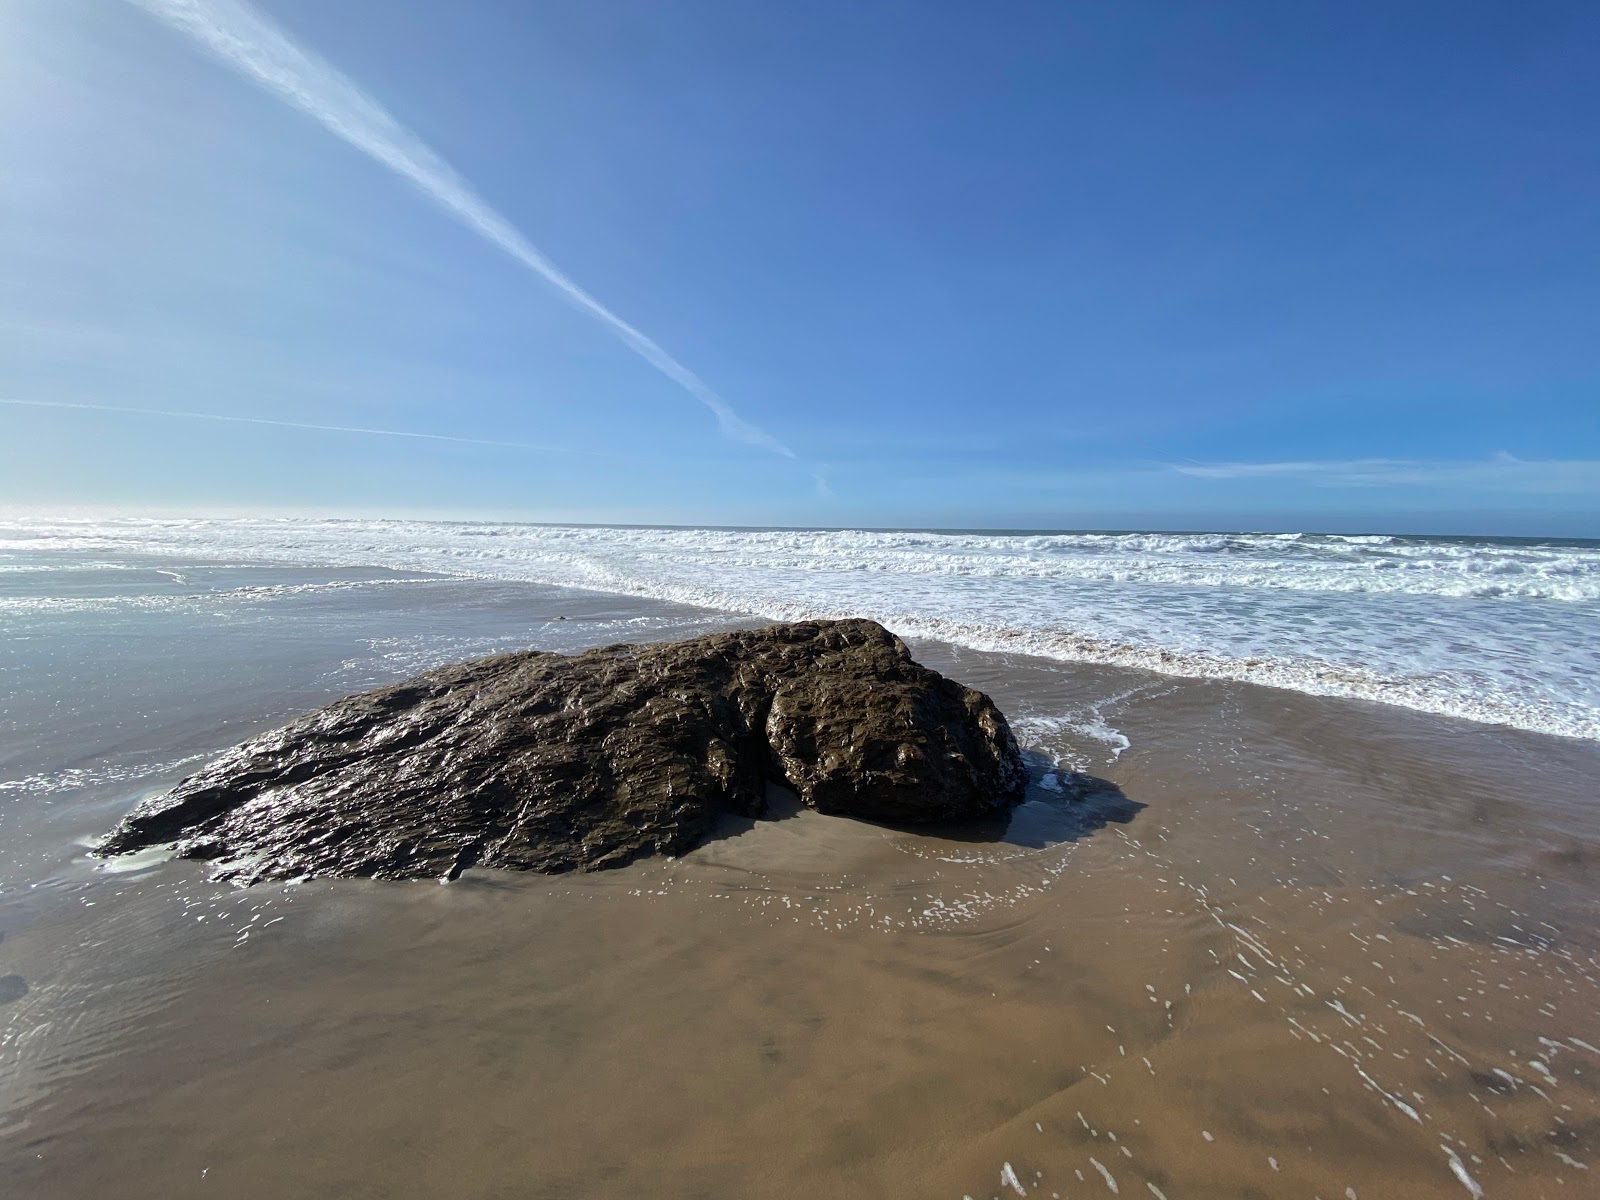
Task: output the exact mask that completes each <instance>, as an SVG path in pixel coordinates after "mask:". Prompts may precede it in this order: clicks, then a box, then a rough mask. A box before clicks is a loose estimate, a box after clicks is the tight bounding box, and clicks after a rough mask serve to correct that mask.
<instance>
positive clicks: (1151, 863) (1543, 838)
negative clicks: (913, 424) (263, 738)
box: [0, 644, 1600, 1200]
mask: <svg viewBox="0 0 1600 1200" xmlns="http://www.w3.org/2000/svg"><path fill="white" fill-rule="evenodd" d="M915 649H916V651H917V654H918V657H919V658H920V659H921V660H922V661H924V662H927V663H929V664H930V665H932V666H934V667H936V668H938V669H940V670H944V671H946V672H947V673H950V674H953V675H955V676H956V677H958V678H960V679H962V680H963V681H964V682H967V683H970V684H972V685H974V686H977V687H980V688H983V689H985V690H987V691H989V692H990V693H991V694H992V695H993V696H994V697H995V698H996V700H997V701H998V702H999V703H1000V705H1001V707H1002V708H1003V709H1004V710H1005V711H1006V712H1007V713H1008V714H1009V715H1010V716H1011V717H1012V719H1013V722H1014V724H1015V725H1016V726H1017V728H1018V731H1019V734H1021V737H1022V740H1023V742H1024V744H1025V745H1026V746H1027V747H1028V748H1029V749H1030V750H1031V751H1033V752H1035V753H1036V754H1038V755H1040V756H1041V757H1040V758H1039V759H1037V760H1036V762H1037V763H1038V764H1039V765H1040V766H1041V767H1042V766H1043V765H1044V764H1045V763H1047V762H1048V761H1049V760H1050V759H1052V758H1057V759H1059V760H1060V761H1062V762H1063V763H1064V764H1068V765H1072V766H1076V767H1079V768H1081V769H1083V770H1086V771H1089V772H1092V773H1093V774H1095V775H1097V776H1099V777H1102V778H1105V779H1107V780H1110V781H1112V782H1114V783H1115V784H1116V785H1117V786H1118V787H1119V788H1120V789H1121V790H1122V792H1123V793H1124V794H1125V795H1126V796H1127V797H1128V798H1130V799H1131V800H1133V801H1135V802H1137V803H1138V804H1141V805H1143V806H1144V807H1143V808H1142V809H1140V810H1139V811H1138V812H1137V813H1136V814H1134V815H1133V816H1132V818H1131V820H1128V821H1126V823H1112V824H1109V825H1107V826H1106V827H1105V828H1103V829H1100V830H1098V831H1093V832H1088V833H1087V834H1086V835H1084V836H1077V837H1076V838H1074V834H1077V833H1081V832H1082V831H1081V830H1079V829H1078V828H1077V827H1076V826H1075V825H1074V824H1073V822H1071V821H1069V820H1066V819H1064V817H1063V815H1062V813H1061V812H1060V810H1059V806H1058V805H1057V804H1056V802H1055V800H1054V799H1053V796H1052V793H1051V792H1050V790H1049V788H1048V787H1043V788H1038V787H1036V789H1035V790H1034V792H1033V793H1032V794H1031V799H1030V802H1029V804H1027V805H1025V806H1024V807H1023V808H1022V809H1020V810H1019V812H1018V814H1017V817H1016V819H1015V821H1014V822H1013V823H1012V824H1011V826H1010V828H1009V829H1008V830H1007V831H1005V832H1004V834H1003V835H1001V836H998V837H995V836H993V833H992V832H990V833H984V832H983V831H978V832H977V833H974V834H971V835H968V836H966V837H959V838H955V837H934V836H928V835H921V834H910V833H905V832H898V831H893V830H886V829H882V828H879V827H875V826H870V825H864V824H858V823H853V822H848V821H841V820H834V819H831V818H826V817H820V816H817V815H815V814H811V813H804V812H802V813H799V814H795V815H790V816H787V817H785V818H784V819H779V820H772V821H763V822H756V823H750V822H745V823H737V822H730V823H729V826H728V828H726V829H725V830H724V831H723V834H724V836H722V837H720V838H719V839H717V840H715V841H713V842H711V843H709V844H708V845H706V846H705V847H704V848H702V849H701V850H698V851H696V852H695V853H693V854H691V855H689V856H687V857H686V858H684V859H682V860H679V861H676V862H651V863H645V864H640V865H637V866H635V867H631V868H628V869H626V870H622V871H613V872H605V873H600V874H596V875H589V876H579V877H561V878H553V879H552V878H543V877H527V876H507V875H503V874H498V873H495V872H484V871H474V872H469V873H468V875H467V876H466V877H465V878H464V879H462V880H461V881H459V882H458V883H455V884H451V885H449V886H443V887H441V886H436V885H433V884H381V883H371V882H363V881H339V882H326V881H318V882H312V883H307V884H302V885H299V886H295V887H288V888H285V887H279V886H272V887H258V888H253V889H243V890H241V889H234V888H229V887H223V886H219V885H215V884H209V883H207V882H206V881H205V879H204V875H203V869H202V868H201V867H200V866H199V865H197V864H188V863H171V862H168V863H159V862H158V863H153V864H131V865H130V869H127V870H125V871H124V872H123V873H121V874H118V875H114V876H108V875H106V874H104V873H102V872H99V871H97V869H96V868H95V867H94V866H93V865H92V864H88V863H80V864H79V865H78V867H77V868H75V869H74V870H70V871H62V872H59V873H58V874H57V876H56V878H55V879H54V880H53V882H52V884H51V885H50V887H52V888H54V889H55V890H56V892H58V893H60V895H58V896H57V897H56V898H55V899H56V900H59V899H61V897H62V896H65V897H67V898H69V899H73V898H75V899H76V900H77V902H76V903H59V902H54V901H51V902H47V901H46V900H44V899H41V900H40V901H39V906H38V911H37V912H36V913H35V914H34V915H33V916H32V917H31V918H30V919H29V920H27V921H23V922H21V923H20V927H18V928H16V929H14V930H13V931H11V932H10V933H9V935H8V936H7V937H6V939H5V941H4V942H3V943H0V976H4V977H7V978H10V977H13V976H14V977H16V978H17V979H18V980H19V981H23V982H19V984H17V985H13V987H15V986H23V987H26V989H27V991H26V993H25V994H22V995H19V996H17V997H16V998H14V999H11V1000H9V1001H6V996H5V994H4V993H3V992H0V1002H3V1006H0V1182H3V1184H4V1190H5V1191H6V1194H8V1195H16V1196H29V1197H39V1198H41V1200H43V1198H47V1197H83V1196H90V1195H103V1196H116V1197H128V1198H130V1200H133V1198H142V1197H158V1196H159V1197H189V1196H206V1195H216V1196H227V1197H242V1198H252V1197H263V1198H265V1197H274V1198H277V1197H283V1196H312V1195H326V1196H333V1195H337V1196H341V1197H425V1196H426V1197H432V1196H441V1195H449V1196H460V1197H484V1198H488V1197H519V1198H521V1197H528V1198H548V1200H558V1198H568V1197H571V1198H578V1197H584V1198H587V1197H637V1196H654V1197H672V1198H683V1200H689V1198H695V1200H735V1198H737V1200H756V1198H768V1197H770V1198H774V1200H776V1198H789V1197H795V1198H798V1197H817V1196H827V1197H841V1198H851V1197H874V1198H875V1200H883V1198H885V1197H889V1198H895V1197H907V1198H910V1197H928V1196H933V1197H941V1196H942V1197H949V1198H950V1200H960V1198H961V1197H963V1196H970V1197H972V1198H973V1200H982V1198H986V1197H999V1196H1016V1195H1026V1196H1046V1197H1047V1196H1061V1197H1083V1196H1105V1195H1110V1194H1112V1193H1116V1194H1118V1195H1120V1196H1122V1197H1128V1196H1155V1197H1157V1198H1158V1200H1160V1198H1163V1197H1164V1198H1165V1200H1199V1198H1214V1200H1239V1198H1241V1197H1306V1198H1307V1200H1310V1198H1312V1197H1321V1200H1341V1198H1347V1197H1355V1198H1356V1200H1363V1198H1364V1200H1372V1198H1380V1197H1381V1198H1388V1197H1407V1198H1419V1200H1426V1198H1430V1197H1451V1198H1460V1197H1462V1196H1466V1195H1477V1194H1479V1193H1480V1191H1481V1194H1483V1195H1485V1196H1488V1197H1493V1198H1498V1197H1507V1198H1522V1197H1528V1198H1532V1197H1556V1196H1566V1197H1580V1196H1587V1195H1595V1194H1600V926H1597V923H1596V917H1597V916H1600V887H1597V885H1600V866H1597V864H1600V808H1597V807H1596V805H1595V799H1596V797H1595V787H1594V780H1595V779H1596V778H1597V777H1600V771H1597V767H1600V746H1596V745H1594V744H1592V743H1585V742H1576V741H1565V740H1560V739H1552V738H1547V737H1542V736H1539V735H1534V734H1525V733H1516V732H1512V731H1506V730H1503V729H1497V728H1491V727H1486V726H1477V725H1470V724H1465V723H1460V722H1454V721H1450V720H1446V719H1443V718H1433V717H1427V716H1421V715H1418V714H1415V713H1411V712H1407V711H1404V710H1400V709H1395V708H1389V707H1384V706H1379V705H1372V704H1365V703H1360V702H1353V701H1333V700H1321V699H1311V698H1308V697H1303V696H1299V695H1297V694H1294V693H1288V692H1280V691H1275V690H1270V689H1264V688H1257V687H1253V686H1250V685H1244V684H1234V683H1224V682H1185V681H1177V680H1173V679H1168V678H1162V677H1158V676H1153V675H1145V674H1142V673H1138V672H1131V671H1126V670H1116V669H1111V668H1094V667H1073V666H1067V665H1061V664H1052V663H1047V662H1042V661H1040V660H1035V659H1027V658H1022V657H1007V656H999V655H988V654H977V653H973V652H969V651H956V650H954V649H952V648H950V647H945V646H940V645H937V644H922V645H918V646H916V647H915ZM1124 739H1125V740H1126V742H1127V748H1126V749H1121V745H1122V742H1123V740H1124ZM5 986H6V985H5V984H4V983H3V981H0V988H4V987H5Z"/></svg>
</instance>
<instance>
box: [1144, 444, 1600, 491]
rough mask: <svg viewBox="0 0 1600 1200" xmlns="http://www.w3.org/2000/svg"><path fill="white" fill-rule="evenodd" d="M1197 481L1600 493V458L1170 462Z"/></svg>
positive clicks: (1504, 455)
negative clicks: (1224, 480) (1237, 480)
mask: <svg viewBox="0 0 1600 1200" xmlns="http://www.w3.org/2000/svg"><path fill="white" fill-rule="evenodd" d="M1168 469H1169V470H1172V471H1176V472H1177V473H1178V474H1180V475H1189V476H1192V477H1194V478H1197V479H1277V480H1283V481H1292V482H1299V483H1305V484H1309V485H1311V486H1313V487H1330V488H1381V487H1431V488H1441V487H1455V488H1469V489H1473V490H1481V491H1496V492H1526V493H1542V494H1586V493H1590V492H1600V462H1596V461H1593V460H1590V459H1525V458H1517V457H1516V456H1515V455H1511V454H1507V453H1505V452H1504V451H1502V452H1501V453H1499V454H1496V455H1494V456H1493V457H1492V458H1488V459H1483V460H1479V461H1448V460H1437V459H1411V458H1353V459H1329V460H1311V461H1300V462H1261V463H1239V462H1232V463H1230V462H1223V463H1199V462H1197V463H1172V464H1169V466H1168Z"/></svg>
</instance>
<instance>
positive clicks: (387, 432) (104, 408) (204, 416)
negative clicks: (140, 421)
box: [0, 398, 597, 454]
mask: <svg viewBox="0 0 1600 1200" xmlns="http://www.w3.org/2000/svg"><path fill="white" fill-rule="evenodd" d="M0 404H15V405H18V406H21V407H26V408H80V409H87V410H89V411H92V412H111V413H136V414H138V415H139V416H143V417H191V418H193V419H194V420H197V421H236V422H238V423H240V424H242V425H279V426H282V427H283V428H284V429H318V430H321V431H322V432H324V433H373V434H378V435H379V436H381V437H399V438H423V439H425V440H427V441H430V442H467V443H470V444H471V445H474V446H509V447H511V448H512V449H514V450H544V451H547V452H549V453H551V454H592V453H597V452H596V451H589V450H567V449H564V448H562V447H560V446H540V445H536V444H535V443H533V442H502V441H497V440H495V439H493V438H471V437H456V436H454V435H452V434H448V433H412V432H411V431H410V430H406V429H367V428H365V427H363V426H360V425H313V424H310V423H308V422H306V421H274V420H271V419H270V418H267V417H235V416H228V415H224V414H223V413H207V412H184V411H181V410H178V409H170V408H133V407H131V406H129V405H126V404H85V403H80V402H75V401H67V400H7V399H4V398H0Z"/></svg>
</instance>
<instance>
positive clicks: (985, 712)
mask: <svg viewBox="0 0 1600 1200" xmlns="http://www.w3.org/2000/svg"><path fill="white" fill-rule="evenodd" d="M1025 778H1026V776H1025V771H1024V768H1023V765H1022V760H1021V756H1020V754H1019V752H1018V749H1017V744H1016V741H1015V739H1014V738H1013V737H1012V734H1011V730H1010V728H1009V726H1008V725H1007V724H1006V720H1005V717H1004V716H1002V715H1001V713H1000V711H999V710H998V709H997V708H996V707H995V705H994V703H993V702H992V701H991V700H990V699H989V697H988V696H986V695H984V694H983V693H982V692H978V691H974V690H973V689H971V688H968V687H964V686H962V685H961V684H959V683H956V682H954V681H953V680H950V679H946V678H944V677H943V676H942V675H940V674H938V673H937V672H935V671H932V670H929V669H928V668H926V667H923V666H921V665H919V664H918V663H916V662H914V661H913V660H912V658H911V655H910V652H909V651H908V650H907V649H906V647H905V645H904V644H903V643H902V642H901V641H900V639H899V638H897V637H895V636H894V635H893V634H891V633H889V632H888V631H887V630H885V629H884V628H883V627H882V626H880V625H877V624H875V623H874V622H871V621H864V620H850V621H808V622H800V623H796V624H788V625H773V626H770V627H768V628H765V629H758V630H748V631H741V632H735V633H724V634H715V635H712V636H710V637H702V638H695V639H693V640H691V641H685V642H675V643H669V644H664V645H651V646H631V645H619V646H607V647H604V648H602V649H598V650H590V651H588V652H586V653H583V654H576V655H570V656H569V655H559V654H547V653H541V652H538V651H527V652H522V653H516V654H502V655H496V656H494V657H492V658H481V659H477V660H474V661H471V662H465V663H459V664H456V665H453V666H448V667H441V668H439V669H438V670H435V671H430V672H428V673H426V674H424V675H419V676H417V677H416V678H415V679H411V680H409V681H407V682H405V683H400V684H396V685H394V686H392V687H386V688H381V689H379V690H377V691H373V692H366V693H363V694H361V695H357V696H350V697H347V698H345V699H343V700H338V701H335V702H334V703H332V704H329V705H327V706H326V707H324V708H321V709H318V710H317V711H316V712H313V713H311V714H309V715H307V716H305V717H302V718H300V719H299V720H297V721H295V722H293V723H292V724H289V725H286V726H284V727H283V728H282V729H278V730H274V731H273V732H271V733H267V734H264V735H262V736H261V737H258V738H255V739H254V740H252V741H249V742H246V743H244V744H243V745H240V746H238V747H236V748H235V749H233V750H231V751H229V752H228V753H227V754H225V755H223V756H222V757H221V758H219V759H218V760H216V761H215V762H213V763H212V764H210V765H209V766H207V767H206V768H205V769H203V770H202V771H200V772H199V773H197V774H195V775H192V776H190V777H189V778H188V779H185V780H184V781H183V782H182V783H180V784H179V785H178V786H177V787H176V788H174V789H173V790H172V791H171V792H170V793H168V794H167V795H165V796H161V797H157V798H155V799H153V800H151V801H148V802H146V803H145V804H142V805H140V806H139V807H138V808H137V809H135V810H134V811H133V812H132V813H130V814H129V815H128V816H127V817H126V818H124V819H123V821H122V822H121V824H119V825H118V826H117V828H116V829H115V830H114V831H113V832H112V834H111V835H110V837H108V838H107V839H106V841H105V842H104V843H103V844H102V846H101V847H100V852H101V853H103V854H121V853H126V852H130V851H134V850H139V849H143V848H146V847H149V846H157V845H164V844H167V843H176V844H177V852H178V853H179V854H180V855H182V856H184V857H187V858H198V859H214V860H219V864H220V865H219V873H220V874H221V875H223V876H225V877H230V878H238V879H246V880H258V879H289V878H297V877H302V876H309V875H364V876H376V877H380V878H390V879H401V878H416V877H425V876H436V877H437V876H443V877H450V878H453V877H454V876H455V875H457V874H459V873H460V872H461V871H462V870H464V869H466V868H467V867H471V866H475V865H483V866H491V867H505V868H510V869H514V870H526V871H543V872H560V871H570V870H578V869H596V868H602V867H615V866H621V865H623V864H625V863H628V862H631V861H633V860H634V859H637V858H640V857H643V856H646V855H650V854H678V853H682V852H683V851H685V850H688V849H690V848H691V847H693V846H694V845H695V844H696V843H698V842H699V841H700V840H701V839H702V838H703V837H704V836H705V834H706V832H707V830H708V829H709V827H710V825H711V823H712V821H713V820H714V819H715V818H716V817H717V815H718V814H720V813H724V812H732V813H736V814H740V815H744V816H760V815H761V814H762V811H763V809H764V807H765V794H766V785H767V783H768V782H776V783H783V784H786V785H787V786H789V787H790V788H792V789H793V790H794V792H795V793H796V794H797V795H798V796H799V798H800V800H801V802H802V803H804V804H806V805H808V806H809V807H811V808H814V809H816V810H818V811H819V812H824V813H833V814H838V815H842V816H853V817H860V818H864V819H869V820H876V821H885V822H890V823H896V824H926V823H934V822H947V821H960V820H967V819H971V818H975V817H980V816H986V815H991V814H994V813H996V812H1000V811H1003V810H1004V809H1006V808H1008V807H1009V806H1010V805H1011V804H1013V803H1015V802H1016V801H1017V800H1018V799H1019V798H1020V797H1021V793H1022V789H1023V786H1024V783H1025Z"/></svg>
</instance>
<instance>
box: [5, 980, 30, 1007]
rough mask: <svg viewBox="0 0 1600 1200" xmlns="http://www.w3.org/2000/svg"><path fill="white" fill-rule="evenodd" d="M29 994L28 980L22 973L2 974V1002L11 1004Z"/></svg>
mask: <svg viewBox="0 0 1600 1200" xmlns="http://www.w3.org/2000/svg"><path fill="white" fill-rule="evenodd" d="M27 994H28V982H27V980H25V979H23V978H22V976H21V975H0V1004H11V1003H13V1002H14V1001H17V1000H21V999H22V998H23V997H24V996H26V995H27Z"/></svg>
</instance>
